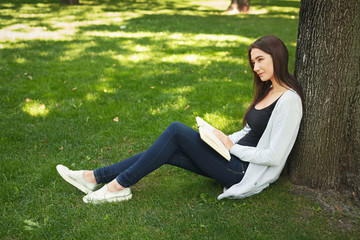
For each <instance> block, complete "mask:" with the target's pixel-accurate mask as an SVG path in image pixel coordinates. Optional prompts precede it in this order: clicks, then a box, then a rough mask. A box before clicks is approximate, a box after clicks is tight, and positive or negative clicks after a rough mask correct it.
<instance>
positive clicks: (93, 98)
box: [85, 93, 99, 102]
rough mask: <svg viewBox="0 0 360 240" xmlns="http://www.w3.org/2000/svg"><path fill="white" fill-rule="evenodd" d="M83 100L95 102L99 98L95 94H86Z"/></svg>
mask: <svg viewBox="0 0 360 240" xmlns="http://www.w3.org/2000/svg"><path fill="white" fill-rule="evenodd" d="M85 98H86V100H87V101H89V102H95V101H96V100H97V99H98V98H99V95H98V94H96V93H87V94H86V97H85Z"/></svg>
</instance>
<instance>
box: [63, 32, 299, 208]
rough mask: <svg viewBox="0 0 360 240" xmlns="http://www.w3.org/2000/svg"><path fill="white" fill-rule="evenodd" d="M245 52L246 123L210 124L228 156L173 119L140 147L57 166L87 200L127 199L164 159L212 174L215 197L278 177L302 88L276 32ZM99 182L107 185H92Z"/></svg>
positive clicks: (295, 126) (243, 193)
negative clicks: (230, 129)
mask: <svg viewBox="0 0 360 240" xmlns="http://www.w3.org/2000/svg"><path fill="white" fill-rule="evenodd" d="M248 58H249V63H250V66H251V68H252V70H253V74H254V90H255V96H254V99H253V101H252V103H251V105H250V107H249V108H248V110H247V111H246V113H245V116H244V120H243V125H244V128H243V129H242V130H241V131H239V132H235V133H233V134H232V135H229V136H227V135H225V134H224V133H222V132H221V131H219V130H214V132H215V134H216V135H217V136H218V137H219V139H220V140H221V141H222V142H223V143H224V145H225V146H226V147H227V149H228V150H229V151H230V153H231V160H230V162H228V161H227V160H225V159H224V158H223V157H222V156H221V155H220V154H218V153H217V152H216V151H215V150H213V149H212V148H211V147H209V146H208V145H207V144H206V143H205V142H203V141H202V140H201V138H200V135H199V133H198V132H197V131H195V130H193V129H192V128H190V127H188V126H186V125H184V124H181V123H179V122H174V123H172V124H170V126H169V127H168V128H167V129H166V130H165V131H164V132H163V133H162V134H161V135H160V137H159V138H158V139H157V140H156V141H155V142H154V143H153V144H152V145H151V146H150V147H149V149H148V150H146V151H145V152H143V153H140V154H137V155H135V156H132V157H130V158H128V159H126V160H123V161H121V162H118V163H115V164H113V165H111V166H107V167H104V168H100V169H96V170H94V171H71V170H69V169H68V168H67V167H65V166H62V165H58V166H57V167H56V169H57V171H58V172H59V174H60V175H61V176H62V177H63V178H64V180H66V181H67V182H68V183H70V184H72V185H73V186H75V187H77V188H78V189H80V190H81V191H83V192H84V193H86V194H87V195H86V196H85V197H84V198H83V200H84V202H86V203H89V202H91V203H102V202H114V201H123V200H129V199H131V197H132V194H131V190H130V187H131V186H132V185H134V184H135V183H137V182H138V181H139V180H140V179H141V178H143V177H144V176H146V175H147V174H149V173H151V172H152V171H154V170H156V169H157V168H159V167H160V166H162V165H164V164H170V165H174V166H178V167H181V168H184V169H187V170H189V171H192V172H194V173H196V174H200V175H203V176H206V177H209V178H212V179H215V180H216V181H217V182H219V183H220V184H221V185H222V186H224V193H222V194H221V195H219V196H218V199H222V198H244V197H248V196H250V195H252V194H256V193H259V192H260V191H262V190H263V189H264V188H266V187H267V186H269V184H270V183H272V182H274V181H276V180H277V179H278V177H279V175H280V173H281V171H282V169H283V167H284V165H285V162H286V159H287V157H288V155H289V153H290V151H291V149H292V147H293V145H294V142H295V139H296V136H297V134H298V130H299V126H300V121H301V118H302V90H301V87H300V85H299V83H298V81H297V80H296V79H295V78H294V77H293V76H292V75H291V74H290V73H289V72H288V51H287V48H286V46H285V44H284V43H283V42H282V41H281V40H280V39H279V38H277V37H275V36H272V35H270V36H265V37H262V38H260V39H258V40H257V41H255V42H254V43H253V44H252V45H251V46H250V47H249V51H248ZM100 184H106V185H104V186H103V187H102V188H100V189H99V190H96V189H97V188H98V186H99V185H100ZM93 191H94V192H93Z"/></svg>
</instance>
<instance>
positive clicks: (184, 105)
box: [150, 96, 190, 116]
mask: <svg viewBox="0 0 360 240" xmlns="http://www.w3.org/2000/svg"><path fill="white" fill-rule="evenodd" d="M189 107H190V106H189V104H188V102H187V99H186V97H184V96H178V97H177V99H176V100H175V101H168V102H164V103H162V104H161V105H160V106H153V107H150V113H151V114H152V115H154V116H156V115H163V114H165V113H167V112H169V111H171V112H172V111H184V110H186V109H188V108H189Z"/></svg>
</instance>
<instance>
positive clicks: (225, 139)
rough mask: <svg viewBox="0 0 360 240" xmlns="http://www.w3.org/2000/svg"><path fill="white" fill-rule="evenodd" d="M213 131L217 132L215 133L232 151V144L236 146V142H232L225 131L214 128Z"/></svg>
mask: <svg viewBox="0 0 360 240" xmlns="http://www.w3.org/2000/svg"><path fill="white" fill-rule="evenodd" d="M213 133H215V135H216V136H217V137H218V138H219V139H220V141H221V142H222V143H223V144H224V145H225V147H226V148H227V149H228V150H229V151H230V149H231V148H232V146H234V144H233V143H232V142H231V140H230V138H229V137H228V136H227V135H226V134H225V133H223V132H222V131H220V130H217V129H213Z"/></svg>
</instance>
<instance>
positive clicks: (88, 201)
mask: <svg viewBox="0 0 360 240" xmlns="http://www.w3.org/2000/svg"><path fill="white" fill-rule="evenodd" d="M131 198H132V194H129V195H126V196H121V197H114V198H110V199H102V200H87V199H85V197H84V198H83V201H84V202H85V203H91V204H99V203H107V202H122V201H127V200H130V199H131Z"/></svg>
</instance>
